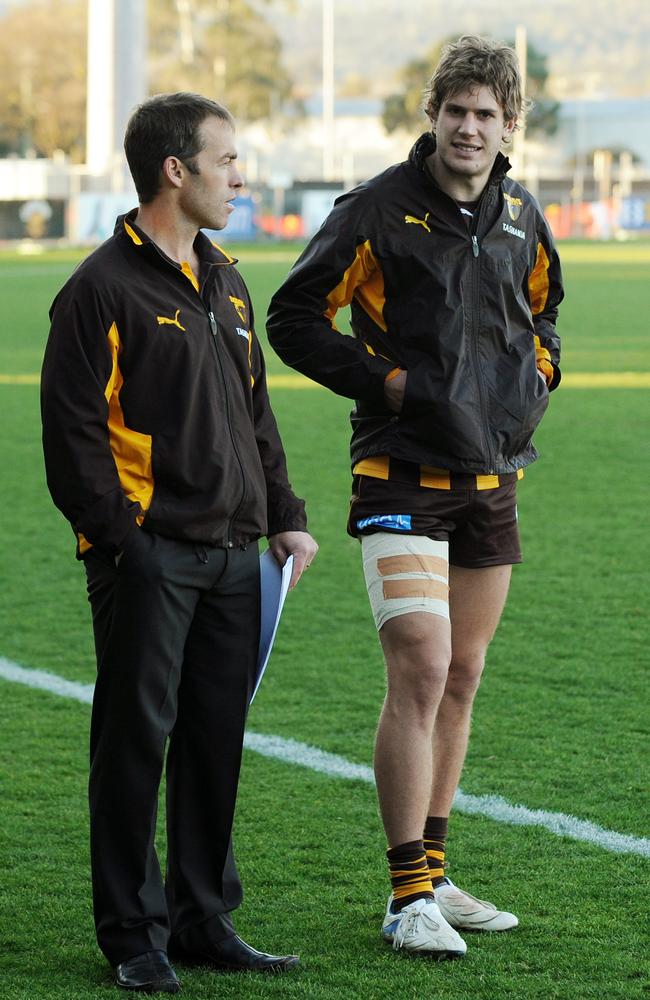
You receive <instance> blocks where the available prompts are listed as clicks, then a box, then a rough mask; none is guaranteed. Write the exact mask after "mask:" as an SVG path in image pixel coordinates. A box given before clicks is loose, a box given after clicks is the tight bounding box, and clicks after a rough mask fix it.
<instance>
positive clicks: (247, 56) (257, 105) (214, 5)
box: [148, 0, 292, 122]
mask: <svg viewBox="0 0 650 1000" xmlns="http://www.w3.org/2000/svg"><path fill="white" fill-rule="evenodd" d="M148 11H149V53H150V62H149V73H150V90H151V92H152V93H159V92H163V91H168V90H195V91H200V92H201V93H203V94H206V95H207V96H208V97H213V98H214V99H215V100H217V101H223V102H224V103H225V104H227V106H228V108H229V109H230V111H232V113H233V114H234V116H235V118H236V119H237V120H238V121H241V122H254V121H258V120H259V119H262V118H269V117H272V116H275V115H276V114H277V113H278V112H279V111H280V110H281V108H282V107H283V106H284V105H285V104H286V103H287V102H289V101H290V98H291V90H292V81H291V78H290V76H289V74H288V73H287V70H286V69H285V68H284V66H283V64H282V50H281V45H280V40H279V38H278V37H277V35H276V34H275V32H274V31H273V28H272V26H271V25H270V24H269V22H268V21H267V20H266V19H265V18H264V16H263V14H262V13H260V11H258V10H257V9H256V8H255V7H254V6H253V5H252V3H249V2H247V0H149V3H148Z"/></svg>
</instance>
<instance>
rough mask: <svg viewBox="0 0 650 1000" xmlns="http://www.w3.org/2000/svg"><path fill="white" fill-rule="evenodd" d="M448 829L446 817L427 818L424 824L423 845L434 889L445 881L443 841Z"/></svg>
mask: <svg viewBox="0 0 650 1000" xmlns="http://www.w3.org/2000/svg"><path fill="white" fill-rule="evenodd" d="M448 827H449V819H448V817H447V816H427V821H426V823H425V824H424V841H423V843H424V849H425V851H426V853H427V862H428V865H429V874H430V876H431V885H432V886H433V888H434V889H435V888H436V886H439V885H442V883H443V882H444V881H445V841H446V839H447V830H448Z"/></svg>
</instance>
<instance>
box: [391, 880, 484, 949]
mask: <svg viewBox="0 0 650 1000" xmlns="http://www.w3.org/2000/svg"><path fill="white" fill-rule="evenodd" d="M392 902H393V897H392V895H391V896H390V898H389V900H388V906H387V908H386V916H385V917H384V923H383V925H382V928H381V936H382V937H383V939H384V941H388V942H389V943H391V944H392V945H393V948H394V949H395V950H396V951H399V950H400V949H402V950H404V951H417V952H421V953H422V954H426V955H431V956H432V957H433V958H462V957H463V955H464V954H465V952H466V951H467V945H466V944H465V942H464V941H463V939H462V937H461V936H460V934H457V933H456V931H455V930H454V929H453V927H450V926H449V924H448V923H447V921H446V920H445V918H444V917H443V916H442V914H441V912H440V910H439V909H438V905H437V904H436V903H434V902H433V901H432V900H430V899H416V900H415V902H413V903H409V904H408V906H405V907H404V909H403V910H400V912H399V913H393V912H392V911H391V904H392Z"/></svg>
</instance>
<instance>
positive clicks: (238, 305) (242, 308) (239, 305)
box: [228, 295, 246, 323]
mask: <svg viewBox="0 0 650 1000" xmlns="http://www.w3.org/2000/svg"><path fill="white" fill-rule="evenodd" d="M228 298H229V299H230V301H231V302H232V304H233V305H234V307H235V309H236V311H237V315H238V316H239V318H240V320H241V321H242V323H245V322H246V303H245V302H242V300H241V299H238V298H236V297H235V296H234V295H229V296H228Z"/></svg>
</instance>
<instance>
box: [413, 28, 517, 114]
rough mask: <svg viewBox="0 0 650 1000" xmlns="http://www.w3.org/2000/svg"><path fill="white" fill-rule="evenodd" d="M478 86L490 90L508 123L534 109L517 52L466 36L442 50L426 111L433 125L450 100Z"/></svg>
mask: <svg viewBox="0 0 650 1000" xmlns="http://www.w3.org/2000/svg"><path fill="white" fill-rule="evenodd" d="M476 84H478V85H479V86H485V87H489V88H490V90H491V91H492V93H493V94H494V96H495V97H496V99H497V101H498V102H499V104H500V105H501V109H502V111H503V114H504V117H505V120H506V121H510V120H511V119H512V118H517V117H519V118H521V117H522V116H523V115H524V114H525V112H526V111H527V110H528V109H529V107H530V104H531V102H530V101H528V100H527V99H526V98H525V97H524V93H523V88H522V80H521V74H520V72H519V62H518V60H517V54H516V52H515V50H514V49H513V48H511V47H510V46H509V45H504V44H503V42H497V41H493V40H492V39H489V38H481V37H480V36H479V35H463V36H462V38H459V39H458V41H457V42H452V43H451V44H449V45H446V46H445V47H444V49H443V50H442V58H441V60H440V62H439V63H438V66H437V67H436V71H435V73H434V74H433V76H432V77H431V80H430V81H429V86H428V88H427V91H426V93H425V99H424V110H425V111H426V113H427V115H428V116H429V118H430V119H431V120H432V121H433V120H435V119H436V118H437V117H438V112H439V111H440V108H441V107H442V105H443V103H444V102H445V101H446V100H447V98H448V97H453V96H454V95H455V94H459V93H460V92H461V91H464V90H469V89H471V88H472V87H475V86H476Z"/></svg>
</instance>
